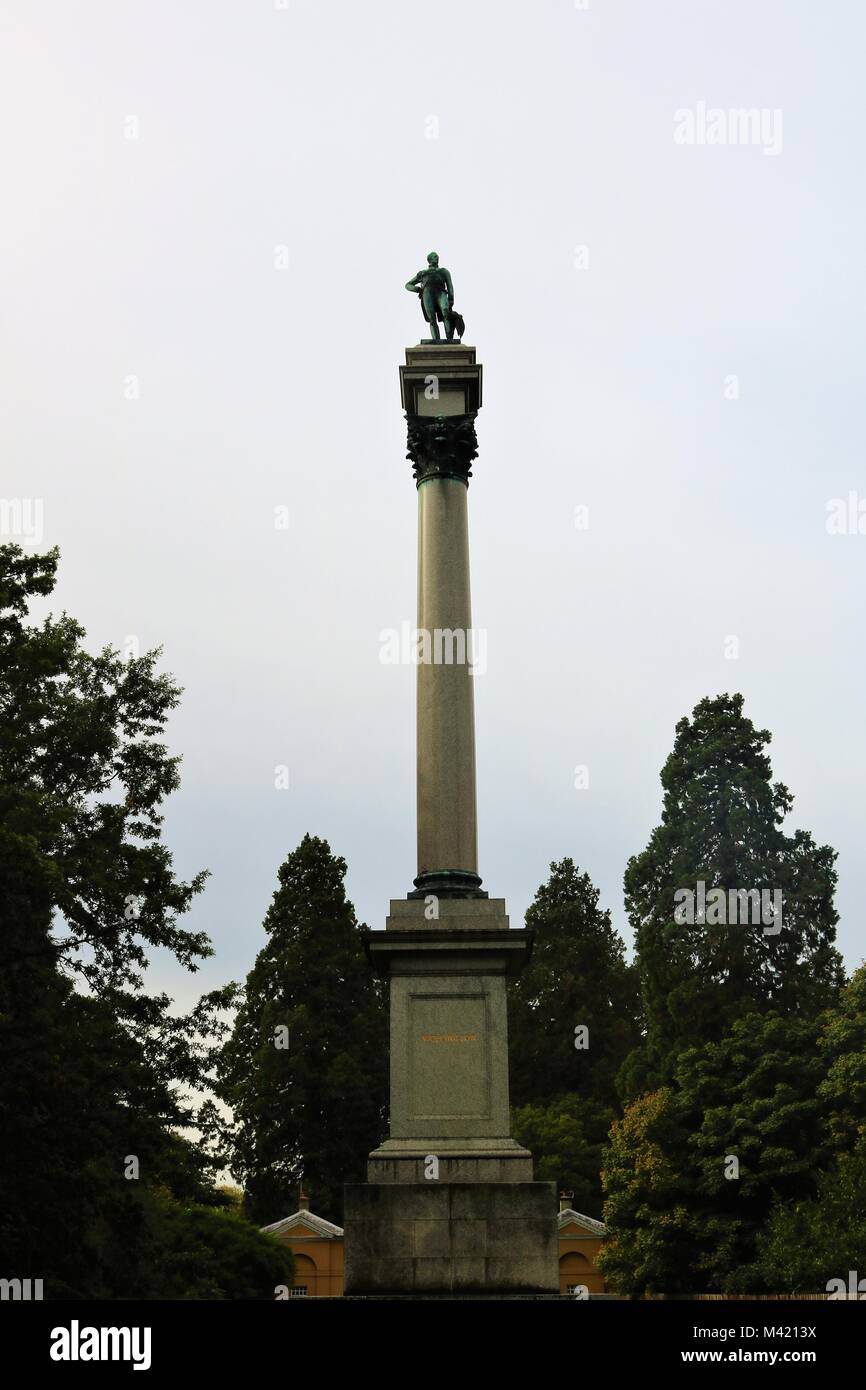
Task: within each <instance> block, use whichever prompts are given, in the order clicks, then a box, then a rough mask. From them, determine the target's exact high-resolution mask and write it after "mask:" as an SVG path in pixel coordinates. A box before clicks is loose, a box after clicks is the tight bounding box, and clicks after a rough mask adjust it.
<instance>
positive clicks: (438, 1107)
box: [408, 992, 490, 1121]
mask: <svg viewBox="0 0 866 1390" xmlns="http://www.w3.org/2000/svg"><path fill="white" fill-rule="evenodd" d="M408 1005H409V1018H408V1044H409V1116H410V1119H412V1120H423V1121H430V1120H454V1119H476V1120H482V1119H487V1118H488V1117H489V1115H490V1069H489V1058H488V1046H489V1044H488V1039H489V1031H490V1030H489V1022H488V1017H487V999H486V996H485V995H484V994H463V993H459V994H441V993H414V992H413V993H412V994H410V995H409V1000H408Z"/></svg>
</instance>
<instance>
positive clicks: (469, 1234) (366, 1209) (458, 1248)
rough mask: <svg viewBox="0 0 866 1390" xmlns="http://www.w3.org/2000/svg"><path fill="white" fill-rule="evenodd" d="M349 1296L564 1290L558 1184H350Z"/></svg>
mask: <svg viewBox="0 0 866 1390" xmlns="http://www.w3.org/2000/svg"><path fill="white" fill-rule="evenodd" d="M344 1192H345V1232H346V1234H345V1255H346V1275H345V1291H346V1293H347V1294H349V1295H351V1294H402V1295H413V1294H414V1295H418V1296H421V1297H424V1296H428V1295H430V1294H453V1293H458V1294H473V1293H475V1294H483V1295H486V1296H487V1297H490V1296H494V1295H496V1294H497V1293H501V1294H555V1293H558V1292H559V1267H558V1244H559V1242H558V1226H557V1215H556V1189H555V1186H554V1184H553V1183H547V1182H521V1183H495V1182H481V1183H447V1184H442V1183H436V1182H427V1183H409V1184H403V1183H386V1184H382V1183H347V1184H346V1186H345V1189H344Z"/></svg>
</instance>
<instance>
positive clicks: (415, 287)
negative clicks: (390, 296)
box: [406, 270, 424, 294]
mask: <svg viewBox="0 0 866 1390" xmlns="http://www.w3.org/2000/svg"><path fill="white" fill-rule="evenodd" d="M423 274H424V272H423V270H419V271H418V274H417V275H413V276H412V279H411V280H407V281H406V289H407V290H411V291H412V293H413V294H420V293H421V286H420V285H419V284H418V281H419V280H420V279H421V276H422V275H423Z"/></svg>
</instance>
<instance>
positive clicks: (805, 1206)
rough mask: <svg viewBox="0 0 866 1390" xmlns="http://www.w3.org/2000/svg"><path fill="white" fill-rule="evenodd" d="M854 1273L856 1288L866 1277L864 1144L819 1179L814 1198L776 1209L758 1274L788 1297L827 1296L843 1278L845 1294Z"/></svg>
mask: <svg viewBox="0 0 866 1390" xmlns="http://www.w3.org/2000/svg"><path fill="white" fill-rule="evenodd" d="M851 1270H854V1271H856V1276H857V1277H856V1281H855V1282H856V1283H857V1284H858V1285H859V1284H860V1281H861V1280H863V1279H866V1140H861V1142H860V1143H859V1144H858V1146H857V1148H856V1149H855V1150H854V1151H853V1152H852V1153H850V1154H843V1155H841V1157H840V1158H839V1159H838V1161H837V1162H836V1163H835V1164H834V1165H833V1167H832V1168H830V1169H829V1170H828V1171H826V1172H824V1173H822V1174H821V1175H820V1178H819V1180H818V1194H817V1196H816V1197H813V1198H809V1199H806V1200H805V1201H796V1202H787V1203H786V1202H781V1201H780V1202H779V1203H778V1204H777V1205H776V1206H775V1207H774V1208H773V1211H772V1212H771V1214H770V1218H769V1221H768V1222H767V1224H766V1226H765V1228H764V1230H763V1231H762V1232H761V1235H760V1236H759V1239H758V1249H757V1257H756V1259H755V1266H754V1276H755V1282H758V1283H760V1285H762V1286H763V1287H765V1288H768V1289H784V1290H785V1291H786V1292H790V1293H825V1292H827V1289H828V1285H829V1283H830V1280H832V1279H842V1280H844V1282H845V1285H846V1292H847V1291H848V1289H849V1288H850V1281H849V1271H851ZM836 1288H837V1289H838V1286H836ZM862 1288H863V1289H866V1284H864V1285H863V1286H862ZM860 1296H861V1297H862V1296H863V1295H862V1292H861V1294H860Z"/></svg>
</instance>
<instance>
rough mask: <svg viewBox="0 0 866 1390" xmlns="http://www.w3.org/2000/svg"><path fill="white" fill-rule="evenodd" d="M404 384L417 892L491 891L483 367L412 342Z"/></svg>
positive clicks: (436, 346)
mask: <svg viewBox="0 0 866 1390" xmlns="http://www.w3.org/2000/svg"><path fill="white" fill-rule="evenodd" d="M400 384H401V395H402V399H403V404H404V406H405V409H406V418H407V421H408V426H409V429H408V442H409V457H410V458H411V460H412V463H413V469H414V473H415V479H416V484H417V489H418V686H417V814H418V877H417V878H416V879H415V888H416V892H415V893H414V894H410V897H426V896H428V895H430V894H434V895H436V896H438V897H452V896H459V897H465V896H467V895H468V896H473V897H482V896H486V895H485V894H482V893H481V891H480V885H481V879H480V878H479V876H478V835H477V827H476V808H475V699H474V691H473V681H474V679H475V677H474V675H473V672H472V664H471V663H472V660H473V657H474V654H475V646H474V638H473V632H472V604H471V600H470V586H469V515H468V510H469V509H468V499H467V492H468V487H469V478H470V477H471V463H472V460H473V459H474V458H475V456H476V453H477V446H476V441H475V418H476V415H477V413H478V409H479V407H480V404H481V366H480V365H479V364H478V363H476V361H475V349H474V348H471V347H464V346H463V344H455V343H429V344H419V346H418V347H417V348H409V349H407V352H406V366H405V367H402V368H401V369H400Z"/></svg>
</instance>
